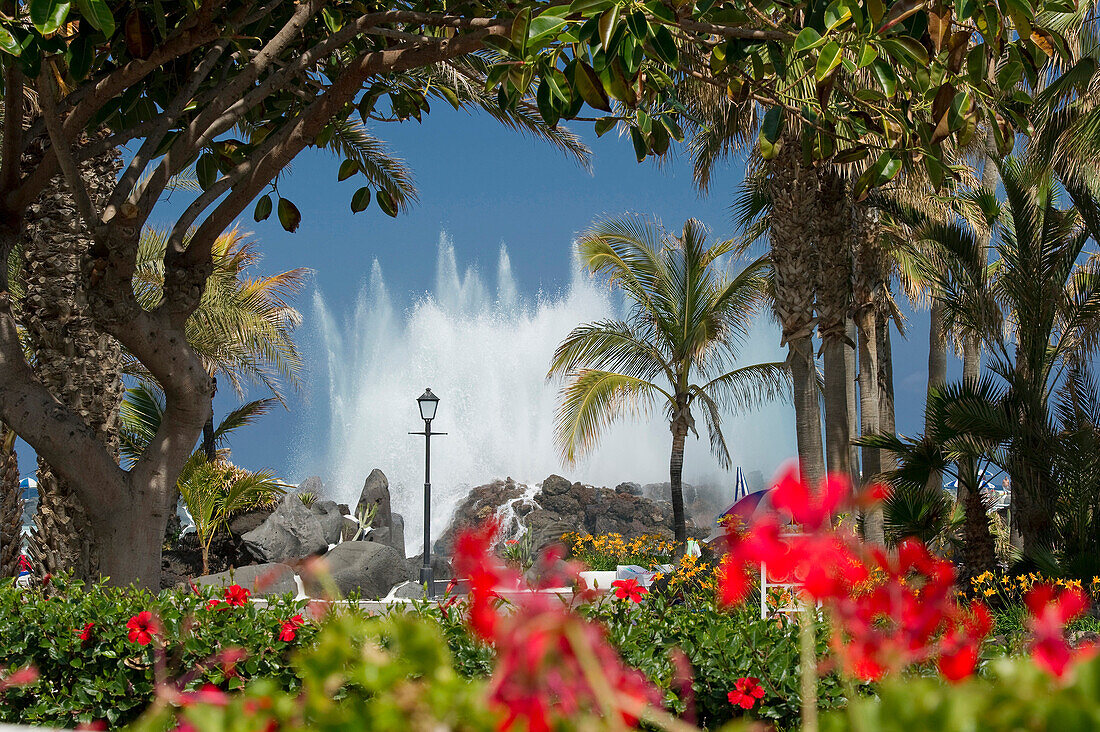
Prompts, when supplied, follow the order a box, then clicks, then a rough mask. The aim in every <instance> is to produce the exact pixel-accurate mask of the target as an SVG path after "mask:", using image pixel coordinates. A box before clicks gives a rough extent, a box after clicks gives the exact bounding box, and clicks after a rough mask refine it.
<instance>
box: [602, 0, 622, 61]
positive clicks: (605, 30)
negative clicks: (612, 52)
mask: <svg viewBox="0 0 1100 732" xmlns="http://www.w3.org/2000/svg"><path fill="white" fill-rule="evenodd" d="M618 25H619V6H618V5H615V6H613V7H611V8H608V9H607V10H605V11H604V13H603V15H601V16H600V23H599V29H600V45H602V46H603V47H604V50H605V51H606V50H607V49H608V48H610V47H611V37H612V36H613V35H615V29H616V28H617V27H618Z"/></svg>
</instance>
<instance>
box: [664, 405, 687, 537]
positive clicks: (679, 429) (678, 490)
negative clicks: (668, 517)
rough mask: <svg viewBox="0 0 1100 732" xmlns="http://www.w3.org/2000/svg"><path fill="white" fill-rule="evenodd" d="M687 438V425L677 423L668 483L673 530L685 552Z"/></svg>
mask: <svg viewBox="0 0 1100 732" xmlns="http://www.w3.org/2000/svg"><path fill="white" fill-rule="evenodd" d="M686 437H687V425H683V424H680V423H675V424H673V426H672V457H671V458H670V459H669V463H668V481H669V486H670V490H671V493H672V496H671V498H672V530H673V532H674V533H675V535H676V542H677V543H678V544H679V546H680V551H683V548H684V546H685V545H686V543H687V521H686V519H685V517H684V481H683V478H684V439H685V438H686Z"/></svg>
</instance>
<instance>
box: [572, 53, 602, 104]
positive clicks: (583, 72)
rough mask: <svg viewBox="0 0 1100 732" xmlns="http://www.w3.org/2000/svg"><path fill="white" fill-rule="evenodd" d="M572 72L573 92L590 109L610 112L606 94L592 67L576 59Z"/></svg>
mask: <svg viewBox="0 0 1100 732" xmlns="http://www.w3.org/2000/svg"><path fill="white" fill-rule="evenodd" d="M573 72H574V73H573V85H574V90H575V91H576V92H577V93H578V94H579V95H580V97H581V99H583V100H584V101H585V102H587V103H588V105H589V106H591V107H594V108H596V109H599V110H602V111H604V112H610V111H611V103H610V101H609V100H608V98H607V92H605V91H604V88H603V83H602V82H601V81H600V77H599V76H598V75H597V74H596V72H595V71H594V70H593V69H592V67H591V66H589V65H588V64H586V63H585V62H584V61H581V60H579V59H578V60H577V62H576V65H575V66H574V67H573Z"/></svg>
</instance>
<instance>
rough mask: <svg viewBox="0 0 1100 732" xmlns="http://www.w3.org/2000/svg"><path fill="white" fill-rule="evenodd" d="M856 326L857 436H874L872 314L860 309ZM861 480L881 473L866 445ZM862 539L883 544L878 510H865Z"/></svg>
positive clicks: (875, 456)
mask: <svg viewBox="0 0 1100 732" xmlns="http://www.w3.org/2000/svg"><path fill="white" fill-rule="evenodd" d="M856 327H857V329H858V331H859V415H860V433H861V434H864V435H870V434H874V433H876V432H878V431H879V406H880V405H879V395H878V335H877V333H876V330H877V329H876V323H875V313H874V311H873V310H870V309H868V308H864V309H862V310H861V311H859V312H858V313H856ZM862 453H863V454H862V463H863V481H864V482H865V483H866V482H869V481H872V480H874V479H875V477H876V476H877V475H878V474H879V473H881V472H882V464H881V462H880V458H879V450H878V448H875V447H870V446H867V445H864V446H863V450H862ZM863 539H864V540H865V541H868V542H872V543H875V544H883V543H885V541H886V531H885V526H884V524H883V516H882V509H881V508H874V509H871V510H869V511H867V513H866V515H865V516H864V518H863Z"/></svg>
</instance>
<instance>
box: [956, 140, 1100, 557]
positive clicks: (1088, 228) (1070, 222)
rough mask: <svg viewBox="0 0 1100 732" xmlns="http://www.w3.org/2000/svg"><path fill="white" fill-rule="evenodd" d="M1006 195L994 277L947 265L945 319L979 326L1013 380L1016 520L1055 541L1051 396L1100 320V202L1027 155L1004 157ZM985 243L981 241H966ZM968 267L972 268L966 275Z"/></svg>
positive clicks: (1031, 535)
mask: <svg viewBox="0 0 1100 732" xmlns="http://www.w3.org/2000/svg"><path fill="white" fill-rule="evenodd" d="M998 169H999V172H1000V178H1001V182H1002V184H1003V186H1004V190H1005V201H1004V203H1003V204H1002V206H1001V210H1000V212H999V215H998V216H997V220H996V222H997V225H996V228H995V234H996V237H997V242H996V244H995V246H994V253H995V254H996V256H997V260H996V262H995V263H994V265H993V266H992V267H993V269H992V273H991V275H992V276H991V277H989V278H988V280H985V281H983V280H981V279H979V278H980V277H984V276H986V272H987V269H986V268H985V267H971V268H964V269H963V270H962V271H961V272H960V273H958V274H959V275H960V276H948V275H947V274H946V273H942V274H941V275H940V276H939V278H938V280H939V281H938V286H939V288H940V289H941V291H942V292H943V300H944V319H945V325H947V326H948V327H959V328H961V329H963V330H965V331H966V332H970V333H974V334H978V335H980V337H981V339H982V343H983V345H984V346H985V347H986V348H987V349H988V351H989V355H990V368H991V369H992V370H993V372H994V373H996V374H997V375H998V376H1000V377H1001V379H1003V380H1004V382H1005V384H1006V385H1007V387H1008V394H1007V396H1006V403H1007V405H1008V409H1009V417H1008V421H1009V423H1010V424H1011V427H1012V437H1011V441H1010V443H1009V446H1008V450H1007V455H1006V464H1005V466H1004V467H1005V468H1006V469H1007V471H1008V473H1009V476H1010V477H1011V480H1012V514H1013V524H1014V527H1015V529H1017V530H1018V531H1019V533H1020V535H1021V537H1022V540H1023V546H1024V549H1025V552H1028V553H1030V554H1037V553H1041V552H1043V551H1047V550H1049V548H1050V544H1051V540H1052V537H1053V525H1052V521H1053V515H1054V500H1055V497H1056V496H1057V487H1056V486H1055V485H1054V482H1053V477H1052V463H1051V461H1052V447H1051V446H1052V440H1053V433H1052V427H1051V418H1050V417H1051V415H1050V399H1051V395H1052V394H1053V392H1054V390H1055V389H1056V388H1057V387H1058V384H1059V382H1060V380H1061V377H1062V376H1063V374H1064V372H1065V370H1066V369H1067V368H1069V367H1072V366H1073V365H1074V364H1076V363H1079V362H1081V361H1083V360H1084V359H1087V358H1088V357H1089V356H1090V355H1091V354H1092V353H1093V352H1094V350H1095V348H1096V345H1097V340H1096V334H1097V330H1098V328H1100V260H1098V259H1097V257H1096V256H1095V255H1093V256H1092V257H1089V258H1088V259H1087V260H1086V261H1085V262H1084V263H1080V264H1079V263H1078V260H1079V258H1080V257H1082V255H1084V254H1085V253H1086V246H1087V245H1088V242H1089V241H1090V240H1092V241H1100V203H1098V202H1097V200H1096V199H1095V198H1094V197H1093V195H1092V194H1091V193H1090V192H1089V191H1088V190H1086V189H1085V188H1084V187H1083V186H1081V185H1079V184H1077V183H1075V182H1073V181H1064V185H1065V190H1066V191H1067V192H1068V193H1069V197H1070V198H1071V200H1072V202H1073V204H1074V205H1072V206H1068V207H1065V208H1062V207H1060V204H1061V203H1062V199H1063V198H1064V196H1062V195H1061V194H1060V192H1059V189H1058V188H1057V186H1056V185H1055V182H1054V180H1053V178H1052V177H1051V176H1050V175H1049V174H1047V173H1039V174H1035V173H1034V171H1029V170H1027V169H1026V166H1024V165H1023V164H1022V163H1021V162H1020V161H1019V160H1015V159H1009V160H1007V161H1005V162H1003V163H1001V162H999V163H998ZM966 246H968V247H970V248H977V245H976V244H975V243H974V242H969V243H966ZM968 275H969V276H968Z"/></svg>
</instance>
